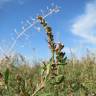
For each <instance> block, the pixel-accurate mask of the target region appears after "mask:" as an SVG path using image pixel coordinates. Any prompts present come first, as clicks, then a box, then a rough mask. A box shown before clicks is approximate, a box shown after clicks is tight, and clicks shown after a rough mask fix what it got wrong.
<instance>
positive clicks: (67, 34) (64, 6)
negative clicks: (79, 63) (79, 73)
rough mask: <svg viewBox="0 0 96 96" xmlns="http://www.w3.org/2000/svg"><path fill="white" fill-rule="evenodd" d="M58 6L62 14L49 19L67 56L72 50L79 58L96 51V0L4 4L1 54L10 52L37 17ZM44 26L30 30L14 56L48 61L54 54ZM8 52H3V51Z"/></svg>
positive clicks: (0, 4) (0, 8)
mask: <svg viewBox="0 0 96 96" xmlns="http://www.w3.org/2000/svg"><path fill="white" fill-rule="evenodd" d="M53 4H54V6H55V5H58V6H59V7H60V12H59V13H56V14H52V15H50V16H48V17H47V18H46V20H47V22H48V24H49V25H50V26H51V27H52V28H53V32H54V37H55V40H56V42H59V41H60V42H63V43H64V44H65V49H64V50H63V51H65V52H66V53H67V55H69V54H70V50H71V51H72V52H73V53H75V54H76V55H78V56H79V55H83V54H84V53H85V52H86V49H87V48H88V49H89V50H91V51H93V52H94V51H95V50H96V49H95V48H96V32H95V30H96V11H95V10H96V0H0V47H1V49H0V54H1V55H3V53H6V54H7V52H8V50H10V48H11V46H12V44H13V42H14V40H16V37H17V35H16V33H15V32H14V30H15V31H16V30H17V34H18V33H19V32H22V28H23V27H24V26H25V27H27V26H28V24H27V21H28V20H29V21H30V22H32V18H33V19H34V18H35V17H36V16H37V15H39V14H40V15H41V12H40V11H41V10H43V12H45V13H46V12H48V8H52V5H53ZM39 27H40V24H39V23H37V24H36V26H35V27H32V28H30V29H29V30H27V31H26V32H25V33H26V34H24V35H23V36H21V38H20V39H18V40H17V42H16V45H15V46H14V48H12V51H11V52H18V53H21V54H23V55H25V56H27V57H35V58H47V57H49V56H50V51H49V49H48V46H47V42H46V34H45V32H44V30H43V28H42V27H40V31H39V32H38V31H37V29H38V28H39ZM2 50H3V51H4V52H3V51H2Z"/></svg>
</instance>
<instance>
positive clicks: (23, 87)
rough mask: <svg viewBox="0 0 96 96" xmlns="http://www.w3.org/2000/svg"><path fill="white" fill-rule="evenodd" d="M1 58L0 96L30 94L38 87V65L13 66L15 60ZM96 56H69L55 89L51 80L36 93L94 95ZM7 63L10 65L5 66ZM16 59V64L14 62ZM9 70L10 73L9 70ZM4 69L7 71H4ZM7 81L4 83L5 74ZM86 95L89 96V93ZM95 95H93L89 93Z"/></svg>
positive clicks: (39, 78)
mask: <svg viewBox="0 0 96 96" xmlns="http://www.w3.org/2000/svg"><path fill="white" fill-rule="evenodd" d="M11 59H13V58H9V60H6V58H4V59H3V60H2V62H1V64H0V72H1V74H2V76H1V75H0V96H32V94H33V93H34V91H35V90H36V89H37V88H38V87H39V84H40V82H42V81H41V64H39V63H38V64H36V65H34V66H33V67H30V66H28V64H27V63H25V64H24V62H23V64H20V65H16V64H15V63H16V62H17V61H15V60H16V59H14V60H13V62H12V60H11ZM95 60H96V58H95V57H92V56H91V55H87V56H86V57H84V58H82V59H81V60H77V59H76V58H72V59H70V60H68V61H67V65H65V66H64V68H63V69H62V70H60V73H62V74H63V75H64V80H63V82H62V83H60V84H59V85H58V89H55V88H53V85H52V84H51V83H50V82H47V84H46V87H44V88H43V89H42V90H41V91H39V92H37V94H36V96H54V92H55V90H58V96H96V94H95V92H96V61H95ZM6 62H7V64H8V63H9V65H7V66H6ZM14 62H15V63H14ZM8 70H9V72H8ZM6 72H7V73H6ZM6 74H7V75H8V74H9V76H8V81H6V82H5V80H7V79H5V77H6V76H5V75H6ZM88 94H89V95H88ZM92 94H94V95H92Z"/></svg>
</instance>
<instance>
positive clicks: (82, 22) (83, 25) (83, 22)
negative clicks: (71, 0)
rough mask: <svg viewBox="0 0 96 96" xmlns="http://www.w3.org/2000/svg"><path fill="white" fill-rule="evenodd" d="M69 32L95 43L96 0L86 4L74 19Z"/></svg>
mask: <svg viewBox="0 0 96 96" xmlns="http://www.w3.org/2000/svg"><path fill="white" fill-rule="evenodd" d="M71 32H72V33H73V34H74V35H77V36H79V37H82V38H83V39H85V40H86V41H87V42H90V43H93V44H96V0H94V2H89V3H87V4H86V6H85V10H84V13H83V14H81V15H80V16H78V17H76V19H75V20H74V22H73V24H72V29H71Z"/></svg>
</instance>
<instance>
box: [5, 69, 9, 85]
mask: <svg viewBox="0 0 96 96" xmlns="http://www.w3.org/2000/svg"><path fill="white" fill-rule="evenodd" d="M4 76H5V78H4V80H5V84H8V80H9V69H8V68H7V69H6V71H5V73H4Z"/></svg>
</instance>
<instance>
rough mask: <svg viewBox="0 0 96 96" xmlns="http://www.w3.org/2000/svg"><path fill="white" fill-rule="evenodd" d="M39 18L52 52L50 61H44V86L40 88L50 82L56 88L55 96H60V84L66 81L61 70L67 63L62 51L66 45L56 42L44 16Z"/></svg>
mask: <svg viewBox="0 0 96 96" xmlns="http://www.w3.org/2000/svg"><path fill="white" fill-rule="evenodd" d="M37 19H38V20H39V21H40V24H41V25H42V26H43V28H44V30H45V32H46V34H47V38H48V39H47V41H48V46H49V48H50V50H51V53H52V57H51V59H50V61H49V62H47V64H46V63H45V62H43V63H44V65H43V69H42V76H41V77H42V78H41V79H42V80H41V81H42V85H43V86H41V87H40V88H39V89H42V88H45V87H47V86H46V85H47V84H49V83H50V84H51V85H52V88H53V90H54V96H58V95H59V92H58V85H59V84H60V83H62V82H63V81H64V75H63V74H61V73H60V70H61V69H62V68H63V66H64V65H65V64H66V59H67V57H66V56H65V52H62V49H63V48H64V45H63V44H62V43H60V42H59V43H55V41H54V36H53V33H52V28H51V27H49V26H48V24H47V23H46V21H45V19H44V18H43V17H42V16H38V17H37ZM36 92H37V91H36ZM36 92H35V93H36Z"/></svg>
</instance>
